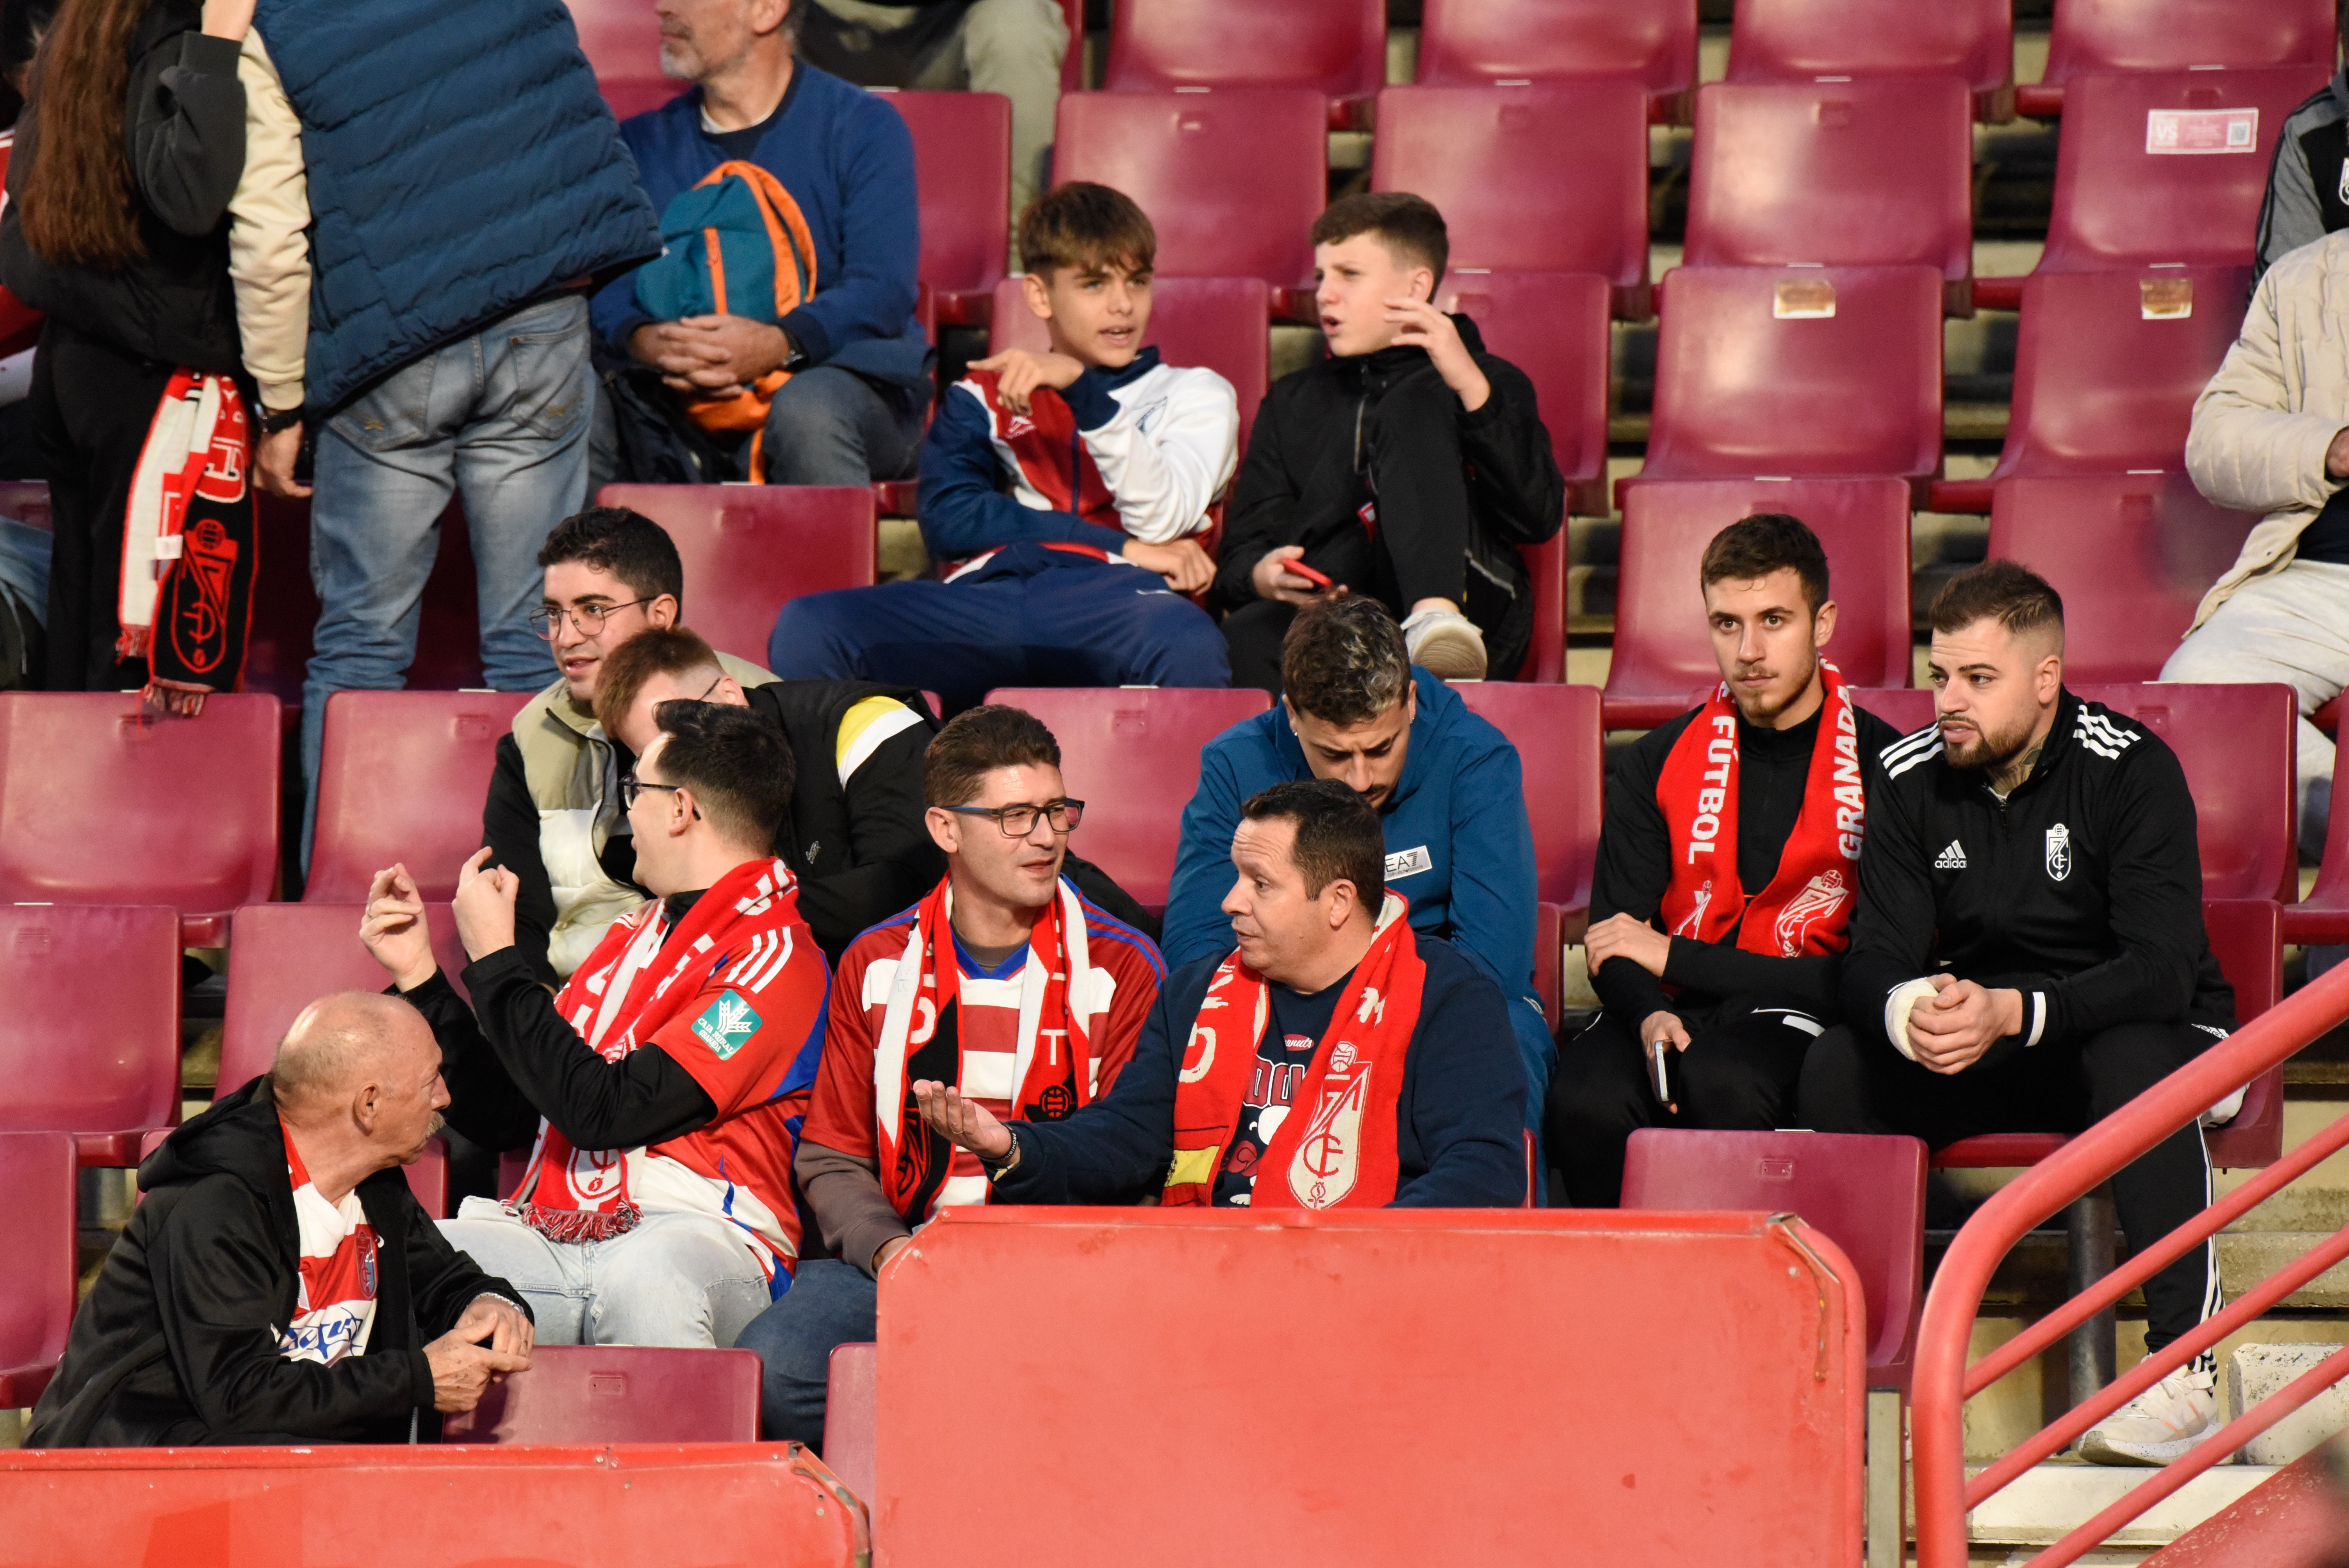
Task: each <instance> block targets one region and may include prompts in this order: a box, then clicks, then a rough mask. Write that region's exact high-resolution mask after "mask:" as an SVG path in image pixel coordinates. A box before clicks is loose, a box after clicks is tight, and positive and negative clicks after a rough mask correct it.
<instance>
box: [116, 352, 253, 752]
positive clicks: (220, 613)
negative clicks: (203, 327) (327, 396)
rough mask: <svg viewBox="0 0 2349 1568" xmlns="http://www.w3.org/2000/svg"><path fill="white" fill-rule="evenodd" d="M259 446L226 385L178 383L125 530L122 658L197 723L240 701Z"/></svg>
mask: <svg viewBox="0 0 2349 1568" xmlns="http://www.w3.org/2000/svg"><path fill="white" fill-rule="evenodd" d="M252 469H253V439H252V427H251V425H250V424H249V423H248V422H247V420H246V418H245V408H244V399H243V397H241V396H239V395H238V393H237V389H236V383H235V382H233V381H232V380H230V379H229V378H228V377H225V376H210V375H204V374H202V373H200V372H197V371H193V370H187V369H181V370H178V371H175V372H173V373H172V376H171V384H170V386H169V387H166V388H165V389H164V392H163V397H162V400H161V401H160V403H158V404H157V405H156V407H155V417H154V419H153V421H152V422H151V423H150V425H149V427H148V430H147V443H146V445H145V446H144V447H143V448H141V449H140V453H139V467H138V468H137V469H135V470H134V471H133V473H132V476H131V480H130V500H129V505H128V506H127V507H126V508H125V510H124V513H123V519H122V581H121V587H120V590H119V595H118V603H117V611H118V614H119V620H120V623H121V633H120V635H119V637H117V638H116V640H115V645H114V653H115V656H116V657H117V658H122V659H134V658H143V659H145V660H147V662H148V672H149V679H148V686H147V700H148V701H149V702H150V703H151V704H153V705H155V706H156V707H168V708H170V709H171V710H172V711H174V712H178V713H186V714H191V715H192V714H196V713H200V712H202V709H203V703H204V697H205V696H206V695H207V694H209V693H211V692H216V691H233V690H234V689H236V686H237V685H238V684H239V681H240V680H241V678H242V676H243V666H244V649H245V639H246V634H247V632H248V631H249V630H250V627H251V624H252V619H253V580H254V566H255V556H254V551H255V542H254V521H253V504H254V503H253V486H252Z"/></svg>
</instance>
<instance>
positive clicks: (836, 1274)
mask: <svg viewBox="0 0 2349 1568" xmlns="http://www.w3.org/2000/svg"><path fill="white" fill-rule="evenodd" d="M879 1299H880V1293H879V1287H878V1286H877V1285H875V1284H874V1282H873V1276H872V1275H871V1274H866V1273H865V1272H864V1270H863V1269H861V1268H858V1267H857V1266H856V1265H855V1264H844V1263H842V1262H841V1261H840V1260H839V1259H837V1258H806V1259H802V1261H801V1264H800V1267H799V1274H798V1275H797V1276H796V1277H795V1278H794V1279H793V1280H792V1288H791V1289H790V1290H788V1291H786V1292H784V1293H783V1294H782V1295H780V1296H778V1297H776V1298H775V1305H772V1306H771V1307H769V1308H767V1310H766V1311H764V1312H762V1313H761V1314H760V1315H759V1316H758V1320H757V1321H756V1322H754V1323H752V1324H751V1325H750V1327H748V1328H745V1329H744V1330H743V1331H742V1334H741V1336H740V1338H738V1339H737V1340H736V1341H735V1344H736V1345H738V1346H740V1347H741V1348H742V1349H745V1350H755V1351H757V1352H758V1353H759V1359H760V1361H761V1364H762V1366H763V1367H764V1370H763V1372H762V1373H761V1387H760V1394H759V1431H760V1434H761V1436H762V1437H764V1438H765V1439H766V1440H767V1441H769V1442H771V1443H780V1442H784V1441H791V1442H799V1443H805V1444H806V1445H807V1446H808V1447H810V1448H812V1449H815V1450H816V1452H817V1453H819V1454H821V1453H822V1452H823V1403H824V1393H825V1389H826V1387H827V1386H828V1384H829V1382H830V1379H831V1377H832V1351H833V1346H838V1345H862V1344H864V1343H865V1342H866V1341H868V1340H870V1339H872V1338H873V1336H874V1322H875V1310H876V1304H877V1303H878V1301H879Z"/></svg>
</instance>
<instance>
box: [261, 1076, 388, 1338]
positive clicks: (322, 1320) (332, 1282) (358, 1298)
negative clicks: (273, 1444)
mask: <svg viewBox="0 0 2349 1568" xmlns="http://www.w3.org/2000/svg"><path fill="white" fill-rule="evenodd" d="M277 1130H278V1132H279V1133H280V1134H281V1135H282V1136H283V1137H284V1138H285V1175H286V1179H287V1180H288V1181H291V1182H292V1183H293V1184H294V1220H295V1228H296V1229H297V1231H298V1232H299V1233H300V1236H301V1241H300V1246H301V1249H302V1253H301V1270H300V1284H299V1285H298V1286H297V1288H296V1290H295V1300H294V1317H293V1321H291V1322H289V1323H288V1324H286V1326H285V1332H283V1333H281V1334H280V1335H279V1336H277V1354H278V1355H280V1356H282V1357H285V1359H287V1360H288V1361H316V1362H317V1363H319V1364H320V1365H322V1366H326V1367H331V1366H333V1365H334V1364H335V1363H336V1362H337V1361H339V1360H341V1359H342V1358H343V1357H346V1356H364V1355H366V1354H367V1336H368V1332H369V1330H371V1329H372V1328H374V1326H375V1307H376V1292H377V1286H378V1271H377V1258H376V1240H375V1227H374V1226H372V1225H370V1224H368V1223H367V1210H366V1209H365V1208H364V1207H363V1206H362V1205H361V1204H360V1202H359V1195H358V1193H357V1192H356V1191H350V1192H346V1193H344V1194H343V1196H342V1201H341V1202H336V1203H330V1202H326V1194H325V1193H324V1192H321V1191H318V1186H317V1183H316V1182H315V1181H311V1180H310V1172H309V1171H307V1170H305V1168H304V1167H303V1164H302V1151H301V1150H298V1149H296V1148H295V1147H294V1134H293V1133H292V1131H291V1130H288V1129H287V1128H286V1126H285V1118H283V1117H280V1118H278V1121H277Z"/></svg>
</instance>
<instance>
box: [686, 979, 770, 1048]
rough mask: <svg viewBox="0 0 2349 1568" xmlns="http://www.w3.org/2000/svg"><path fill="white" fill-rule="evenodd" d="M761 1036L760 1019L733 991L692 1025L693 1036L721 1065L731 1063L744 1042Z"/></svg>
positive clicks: (721, 995) (720, 999)
mask: <svg viewBox="0 0 2349 1568" xmlns="http://www.w3.org/2000/svg"><path fill="white" fill-rule="evenodd" d="M758 1032H759V1015H758V1014H756V1013H754V1012H752V1011H751V1010H750V1003H748V1002H746V1001H744V1000H743V999H742V998H741V997H740V996H738V995H735V994H734V993H733V992H731V991H727V992H724V993H722V994H720V995H719V998H718V1000H716V1001H715V1002H712V1003H711V1004H709V1011H707V1012H705V1013H703V1014H702V1015H701V1016H699V1017H698V1018H696V1019H695V1020H694V1021H693V1033H694V1035H695V1037H697V1038H698V1039H699V1040H700V1041H701V1043H702V1044H703V1045H705V1046H708V1047H709V1049H710V1051H711V1052H712V1053H713V1054H714V1055H716V1057H718V1059H719V1061H721V1062H722V1061H726V1060H728V1059H730V1057H732V1056H733V1055H734V1053H735V1052H736V1051H739V1050H740V1049H741V1048H742V1046H743V1042H745V1041H746V1040H748V1039H750V1037H751V1036H753V1035H755V1034H757V1033H758Z"/></svg>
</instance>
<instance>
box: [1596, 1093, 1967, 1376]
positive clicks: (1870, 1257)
mask: <svg viewBox="0 0 2349 1568" xmlns="http://www.w3.org/2000/svg"><path fill="white" fill-rule="evenodd" d="M1623 1207H1624V1208H1626V1209H1762V1210H1766V1211H1768V1212H1772V1213H1795V1214H1800V1215H1801V1216H1802V1217H1803V1220H1804V1222H1805V1223H1806V1224H1809V1225H1812V1226H1815V1227H1816V1228H1817V1229H1818V1230H1820V1231H1823V1232H1825V1233H1826V1238H1827V1240H1829V1241H1831V1242H1833V1243H1835V1244H1836V1245H1837V1246H1838V1247H1841V1248H1842V1249H1843V1252H1844V1255H1845V1256H1846V1257H1847V1258H1849V1259H1850V1260H1851V1261H1852V1263H1853V1264H1854V1265H1855V1266H1856V1267H1857V1269H1858V1271H1859V1279H1860V1289H1861V1292H1862V1294H1863V1295H1864V1296H1865V1298H1866V1300H1867V1304H1868V1386H1869V1387H1877V1388H1884V1387H1892V1388H1903V1389H1905V1388H1907V1387H1908V1386H1909V1356H1910V1354H1911V1352H1912V1351H1913V1350H1914V1348H1915V1343H1916V1337H1917V1319H1918V1316H1919V1315H1920V1314H1921V1313H1922V1312H1923V1311H1924V1306H1925V1145H1924V1144H1923V1142H1921V1141H1920V1140H1917V1139H1914V1138H1878V1137H1871V1136H1866V1135H1863V1134H1858V1133H1846V1132H1697V1131H1687V1130H1681V1129H1679V1128H1667V1127H1650V1128H1642V1129H1641V1130H1639V1131H1637V1132H1634V1133H1633V1134H1631V1141H1630V1147H1628V1148H1627V1149H1626V1150H1624V1156H1623Z"/></svg>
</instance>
